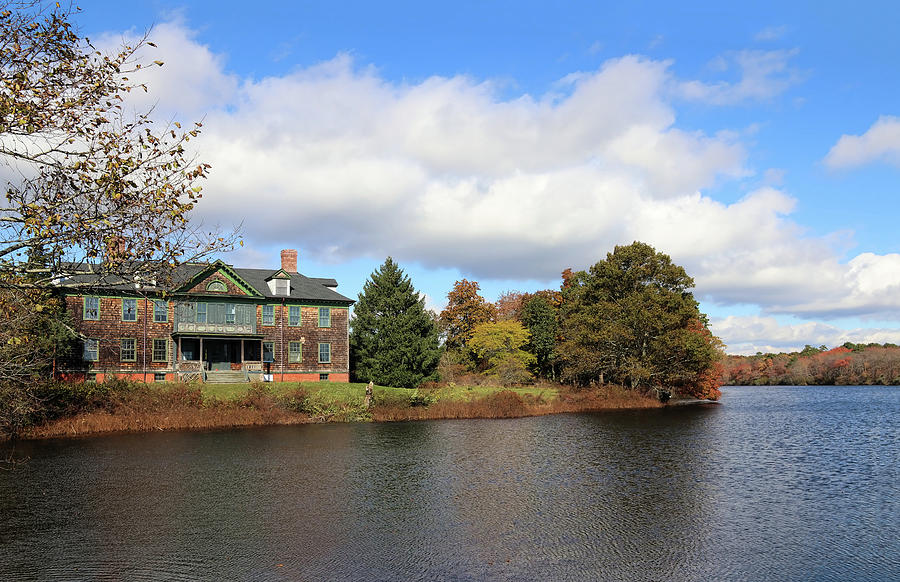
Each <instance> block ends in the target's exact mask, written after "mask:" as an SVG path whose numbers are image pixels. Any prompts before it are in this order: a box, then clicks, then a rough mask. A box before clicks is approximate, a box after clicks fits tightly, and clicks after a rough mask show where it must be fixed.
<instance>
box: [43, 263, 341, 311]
mask: <svg viewBox="0 0 900 582" xmlns="http://www.w3.org/2000/svg"><path fill="white" fill-rule="evenodd" d="M218 270H222V271H224V272H225V273H227V274H228V275H230V276H231V278H233V279H235V278H236V279H237V280H238V281H237V282H238V286H239V287H245V288H246V290H247V291H251V293H250V297H265V298H272V299H282V298H286V299H293V300H301V301H316V302H329V303H342V304H345V305H350V304H352V303H354V301H353V300H352V299H350V298H348V297H345V296H343V295H341V294H340V293H338V292H337V291H335V290H334V288H335V287H337V281H335V280H334V279H329V278H320V277H307V276H305V275H301V274H300V273H287V272H286V271H283V270H282V269H275V270H272V269H244V268H239V267H238V268H236V267H232V266H231V265H228V264H226V263H223V262H222V261H214V262H212V263H208V264H207V263H185V264H182V265H178V267H176V268H175V271H174V273H173V274H172V284H171V286H166V287H163V286H161V285H157V284H156V282H153V283H151V284H141V285H135V283H134V282H131V281H127V280H125V279H123V278H122V277H112V276H109V275H107V276H104V277H102V278H101V277H99V276H98V275H96V274H94V273H88V272H83V273H79V274H77V275H73V276H70V277H68V278H67V279H65V280H63V281H62V282H61V283H60V286H61V287H84V286H90V287H91V288H93V289H104V290H110V291H121V292H131V293H134V292H136V291H138V290H140V291H144V292H151V293H162V292H163V291H169V292H173V293H177V294H181V292H180V291H179V290H180V289H181V288H183V287H185V286H187V285H189V284H190V283H192V282H199V280H201V279H203V278H204V277H205V276H206V275H208V274H212V273H214V272H216V271H218ZM279 272H283V273H286V274H287V275H289V276H290V279H291V285H290V295H286V296H285V295H275V294H274V293H272V291H271V290H270V289H269V285H268V282H267V281H268V280H269V279H271V278H272V276H273V275H275V274H277V273H279ZM192 295H203V294H192ZM210 295H211V296H212V295H213V294H210ZM215 296H217V297H221V296H222V294H219V293H216V294H215Z"/></svg>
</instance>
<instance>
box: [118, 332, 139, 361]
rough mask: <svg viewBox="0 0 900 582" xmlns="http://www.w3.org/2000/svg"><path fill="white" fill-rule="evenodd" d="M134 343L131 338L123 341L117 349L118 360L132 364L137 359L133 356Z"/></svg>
mask: <svg viewBox="0 0 900 582" xmlns="http://www.w3.org/2000/svg"><path fill="white" fill-rule="evenodd" d="M136 343H137V342H136V341H135V340H134V339H131V338H127V339H123V340H121V342H120V347H119V359H120V360H121V361H123V362H133V361H135V360H136V359H137V357H136V355H135V352H136V350H135V345H136Z"/></svg>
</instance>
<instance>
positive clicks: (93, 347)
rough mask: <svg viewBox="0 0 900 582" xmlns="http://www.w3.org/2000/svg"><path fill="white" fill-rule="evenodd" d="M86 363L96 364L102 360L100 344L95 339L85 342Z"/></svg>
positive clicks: (84, 356)
mask: <svg viewBox="0 0 900 582" xmlns="http://www.w3.org/2000/svg"><path fill="white" fill-rule="evenodd" d="M82 357H83V358H84V361H85V362H96V361H97V360H99V359H100V342H99V341H98V340H95V339H86V340H84V354H83V355H82Z"/></svg>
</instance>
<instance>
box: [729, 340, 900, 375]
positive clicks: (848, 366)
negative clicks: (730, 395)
mask: <svg viewBox="0 0 900 582" xmlns="http://www.w3.org/2000/svg"><path fill="white" fill-rule="evenodd" d="M723 364H724V370H723V372H722V378H721V380H722V384H723V385H737V386H751V385H755V386H776V385H782V386H787V385H797V386H806V385H833V384H836V385H845V386H855V385H862V384H884V385H900V346H897V345H896V344H890V343H888V344H854V343H851V342H847V343H845V344H844V345H842V346H839V347H836V348H832V349H828V348H827V347H826V346H820V347H818V348H816V347H813V346H809V345H807V346H806V347H805V348H804V349H803V350H802V351H800V352H791V353H780V354H762V353H757V354H756V355H755V356H727V357H726V358H725V360H724V362H723Z"/></svg>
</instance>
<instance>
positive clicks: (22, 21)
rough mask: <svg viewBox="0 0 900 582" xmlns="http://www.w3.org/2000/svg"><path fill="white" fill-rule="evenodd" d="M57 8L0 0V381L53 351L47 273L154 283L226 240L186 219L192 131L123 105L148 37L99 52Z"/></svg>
mask: <svg viewBox="0 0 900 582" xmlns="http://www.w3.org/2000/svg"><path fill="white" fill-rule="evenodd" d="M65 4H66V6H65V7H63V8H60V7H59V4H52V5H51V4H49V3H47V4H44V3H43V2H40V1H39V0H36V1H33V2H29V1H16V0H7V1H2V0H0V164H2V165H3V167H4V171H3V172H2V175H3V176H4V177H5V179H6V184H5V201H4V203H3V204H0V321H2V323H3V329H2V332H0V335H2V337H0V340H3V341H2V346H0V379H7V380H10V379H14V380H15V383H16V385H17V386H20V387H24V386H27V385H28V384H27V382H26V379H27V378H29V377H31V376H32V375H34V374H35V373H38V372H42V371H44V370H45V369H46V368H47V366H48V365H49V364H50V363H51V362H52V355H53V350H54V349H56V347H58V346H56V345H55V344H54V345H53V346H51V345H49V344H48V343H47V342H46V341H45V340H46V339H47V338H46V336H44V335H42V334H43V332H42V331H41V330H44V329H45V328H46V326H47V325H50V323H49V322H48V321H47V318H48V317H55V316H56V315H57V314H58V313H59V310H57V309H56V308H55V307H54V305H53V301H54V299H53V293H52V290H53V289H54V288H55V287H56V285H57V284H58V283H59V282H60V281H68V282H69V283H72V285H73V286H74V285H76V283H74V282H73V280H72V279H68V276H70V275H73V274H76V273H85V272H90V273H93V274H95V275H96V276H95V277H83V278H81V279H80V280H81V281H83V283H78V285H89V284H96V283H97V282H104V283H107V284H108V283H110V282H123V281H128V282H129V283H130V282H132V281H135V282H139V281H157V282H159V283H161V282H163V281H165V280H166V278H167V275H168V274H170V273H171V271H172V267H173V266H175V265H177V264H178V263H179V262H184V261H188V260H202V259H205V258H206V257H209V256H211V255H212V254H214V253H217V252H220V251H222V250H227V249H228V248H230V247H231V246H232V242H233V241H234V237H233V235H229V236H227V237H223V236H221V235H219V234H218V233H217V232H214V231H208V230H203V229H201V228H200V227H199V226H197V225H196V224H194V223H192V222H191V221H190V213H191V210H192V209H193V208H194V206H195V204H196V203H197V202H198V201H199V200H200V197H201V194H200V190H201V188H200V186H199V181H200V180H202V179H203V178H205V176H206V174H207V171H208V170H209V166H208V165H207V164H204V163H202V162H197V161H196V160H194V159H193V158H192V156H191V154H190V153H189V152H188V151H187V150H186V147H185V146H186V144H187V142H188V141H189V140H191V139H192V138H194V137H196V136H197V135H198V133H199V130H200V125H199V124H195V125H193V126H191V127H190V128H186V129H184V130H182V128H181V125H180V123H178V122H176V121H172V122H171V124H169V125H165V124H164V125H160V124H157V123H154V120H153V119H152V117H151V115H150V113H151V112H144V113H134V112H133V111H132V110H131V108H130V107H129V106H127V105H126V100H127V97H128V94H129V93H130V92H131V91H135V90H145V89H146V88H145V87H143V85H141V84H139V83H136V82H135V81H133V80H132V76H134V75H136V74H138V73H139V71H140V69H141V68H142V67H145V65H144V64H142V63H141V62H140V61H139V59H138V52H139V51H141V50H143V49H145V48H146V49H149V48H152V47H153V46H154V45H153V43H151V42H149V41H148V40H147V39H146V38H145V39H143V40H141V41H139V42H137V43H134V44H128V45H124V46H122V47H121V48H120V49H119V50H118V52H116V53H114V54H103V53H101V52H100V51H98V50H96V48H95V47H94V46H93V45H92V44H91V43H90V41H89V40H88V39H87V38H83V37H81V36H79V35H78V33H77V32H76V29H75V26H74V24H73V22H72V16H74V14H75V13H77V11H78V9H76V8H69V6H71V5H70V4H69V3H65ZM162 64H163V63H161V62H158V61H155V62H153V63H150V64H149V65H146V66H153V67H156V66H162ZM88 281H91V283H88ZM53 325H54V326H57V325H63V326H65V321H64V320H63V319H57V321H56V322H55V323H54V324H53ZM54 329H55V327H54ZM10 381H11V380H10ZM21 389H23V390H24V389H25V388H21ZM0 406H2V403H0Z"/></svg>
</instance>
